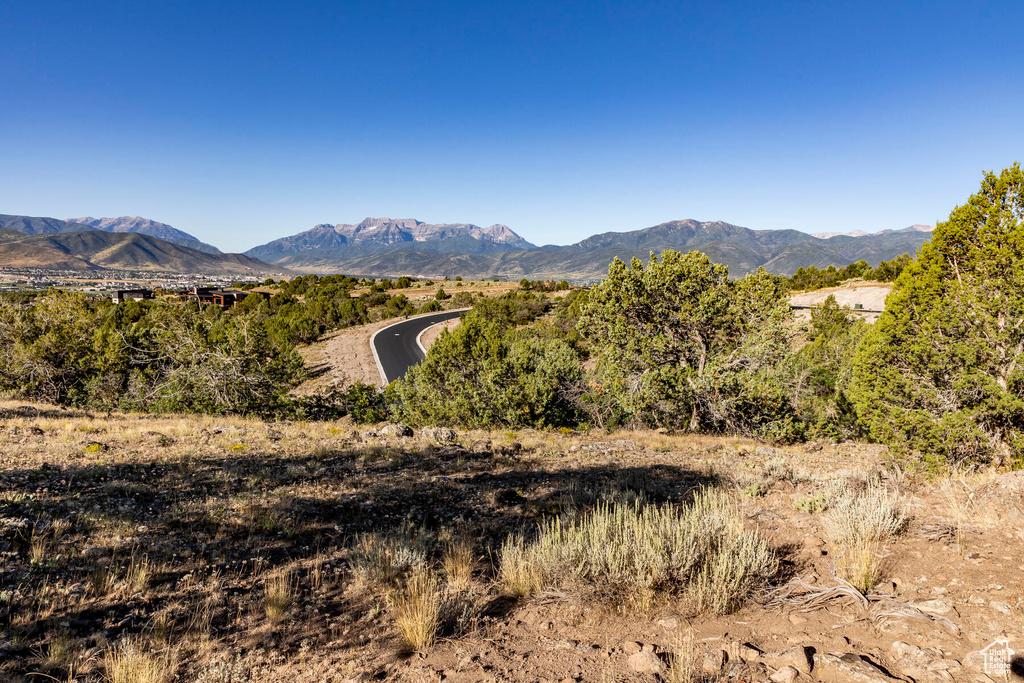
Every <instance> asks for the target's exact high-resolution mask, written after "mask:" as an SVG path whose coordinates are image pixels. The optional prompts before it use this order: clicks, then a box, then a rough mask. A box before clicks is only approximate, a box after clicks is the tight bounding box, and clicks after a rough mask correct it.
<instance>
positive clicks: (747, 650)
mask: <svg viewBox="0 0 1024 683" xmlns="http://www.w3.org/2000/svg"><path fill="white" fill-rule="evenodd" d="M736 653H737V654H738V655H739V658H740V659H742V660H743V661H744V662H756V661H758V660H759V659H761V651H760V650H758V649H757V648H756V647H754V646H753V645H751V644H750V643H743V644H742V645H740V646H739V647H738V648H737V649H736Z"/></svg>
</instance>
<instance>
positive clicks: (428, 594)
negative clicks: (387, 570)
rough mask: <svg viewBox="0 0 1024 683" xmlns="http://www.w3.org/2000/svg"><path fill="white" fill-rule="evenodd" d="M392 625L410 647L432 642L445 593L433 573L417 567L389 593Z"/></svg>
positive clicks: (417, 648)
mask: <svg viewBox="0 0 1024 683" xmlns="http://www.w3.org/2000/svg"><path fill="white" fill-rule="evenodd" d="M390 602H391V609H392V612H393V615H394V619H395V627H396V628H397V629H398V633H399V635H400V636H401V638H402V641H403V642H404V643H405V644H406V646H407V647H409V648H410V649H412V650H422V649H423V648H426V647H429V646H430V645H432V644H433V643H434V641H435V639H436V638H437V633H438V630H439V628H440V625H441V612H442V609H443V607H444V602H445V600H444V593H443V592H442V590H441V584H440V583H439V582H438V580H437V579H436V578H435V577H434V575H433V573H432V572H431V571H430V570H428V569H426V568H424V567H418V568H416V569H414V570H413V571H412V573H411V574H410V575H409V577H408V579H407V580H406V581H405V582H404V584H403V585H402V586H401V587H400V588H398V589H397V590H395V591H394V592H392V593H391V596H390Z"/></svg>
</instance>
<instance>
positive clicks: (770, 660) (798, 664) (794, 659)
mask: <svg viewBox="0 0 1024 683" xmlns="http://www.w3.org/2000/svg"><path fill="white" fill-rule="evenodd" d="M762 659H763V660H764V661H765V662H766V663H767V664H769V665H770V666H773V667H775V668H777V669H781V668H782V667H785V666H789V667H792V668H794V669H796V670H797V671H799V672H800V673H804V674H809V673H811V671H812V670H813V669H814V650H812V649H811V648H809V647H802V646H797V647H791V648H789V649H788V650H785V651H783V652H777V653H774V654H765V655H763V656H762Z"/></svg>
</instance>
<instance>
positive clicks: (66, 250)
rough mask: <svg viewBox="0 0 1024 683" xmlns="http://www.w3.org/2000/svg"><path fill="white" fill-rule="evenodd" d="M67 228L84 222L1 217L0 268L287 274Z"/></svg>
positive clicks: (244, 259) (146, 238)
mask: <svg viewBox="0 0 1024 683" xmlns="http://www.w3.org/2000/svg"><path fill="white" fill-rule="evenodd" d="M156 225H161V224H159V223H158V224H156ZM69 226H79V227H81V226H84V224H78V223H69V222H67V221H61V220H57V219H55V218H33V217H29V216H7V215H0V266H5V267H9V268H46V269H51V270H139V271H146V272H152V273H202V274H208V275H264V274H289V273H290V272H291V271H289V270H288V269H287V268H283V267H281V266H277V265H271V264H268V263H264V262H262V261H259V260H257V259H254V258H250V257H248V256H243V255H241V254H222V253H220V252H219V251H218V252H217V253H207V252H204V251H199V250H197V249H192V248H189V247H185V246H181V245H178V244H174V243H171V242H168V241H165V240H162V239H159V238H156V237H152V236H150V235H145V234H141V233H138V232H111V231H103V230H97V229H96V228H93V227H86V228H85V229H84V230H82V229H78V227H74V228H72V227H69ZM168 227H169V226H168ZM171 229H172V230H173V228H171ZM181 234H185V233H181Z"/></svg>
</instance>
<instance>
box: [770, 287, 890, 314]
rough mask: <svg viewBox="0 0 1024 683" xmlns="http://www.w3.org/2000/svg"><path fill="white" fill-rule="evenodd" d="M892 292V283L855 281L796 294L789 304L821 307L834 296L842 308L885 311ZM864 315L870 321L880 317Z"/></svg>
mask: <svg viewBox="0 0 1024 683" xmlns="http://www.w3.org/2000/svg"><path fill="white" fill-rule="evenodd" d="M891 291H892V283H891V282H865V281H854V282H847V283H846V284H843V285H841V286H839V287H826V288H825V289H818V290H815V291H813V292H805V293H803V294H796V295H794V296H793V297H791V298H790V300H789V302H790V304H792V305H794V306H820V305H821V304H823V303H825V299H827V298H828V297H829V296H834V297H835V298H836V303H838V304H839V305H840V306H849V307H850V308H856V306H857V304H860V305H861V306H862V307H863V309H864V310H865V311H884V310H885V298H886V297H887V296H889V292H891ZM798 313H799V312H798ZM862 315H863V316H864V317H865V318H867V319H870V320H873V319H875V318H877V317H878V314H877V313H874V314H872V313H864V314H862ZM804 317H808V314H806V313H804Z"/></svg>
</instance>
